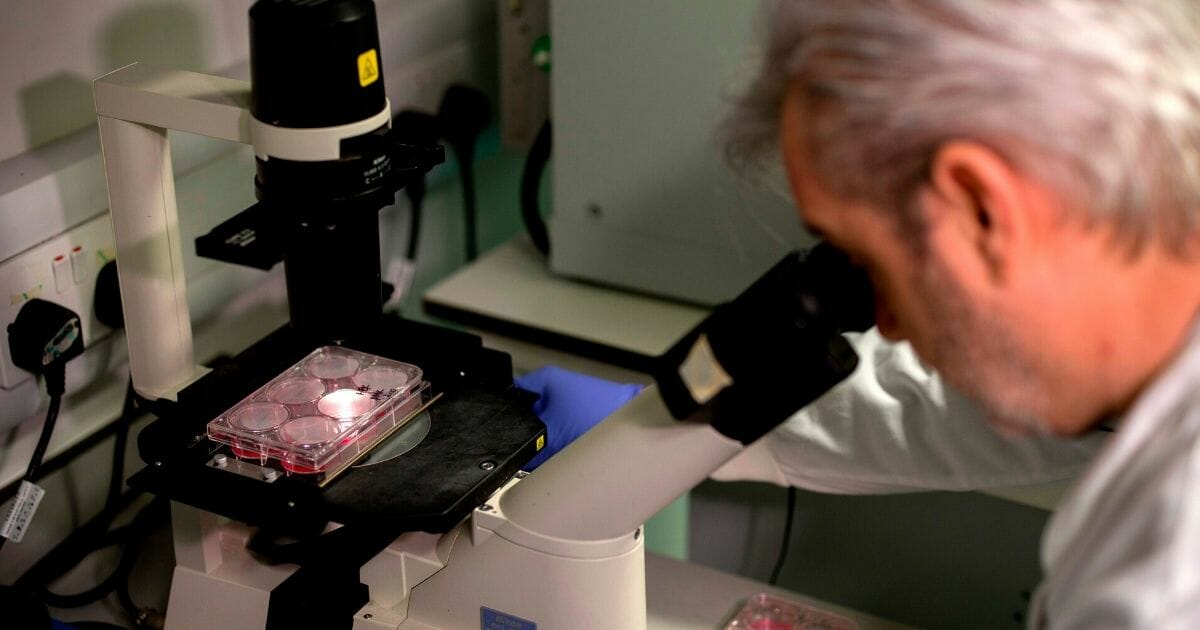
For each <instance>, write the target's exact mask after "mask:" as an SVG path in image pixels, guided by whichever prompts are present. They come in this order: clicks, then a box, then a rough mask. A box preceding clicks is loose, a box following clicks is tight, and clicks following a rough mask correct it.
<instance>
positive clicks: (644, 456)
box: [501, 386, 742, 540]
mask: <svg viewBox="0 0 1200 630" xmlns="http://www.w3.org/2000/svg"><path fill="white" fill-rule="evenodd" d="M707 414H708V410H707V409H703V410H701V411H700V412H698V413H697V414H696V416H695V417H694V418H693V419H691V420H689V421H685V422H680V421H677V420H675V419H674V418H673V417H672V416H671V414H670V413H669V412H668V411H667V408H666V406H665V405H664V404H663V401H662V398H661V397H660V396H659V394H658V390H657V388H656V387H654V386H650V387H647V388H646V389H645V390H643V391H642V393H641V394H639V395H638V396H637V397H636V398H634V399H633V400H632V401H630V402H629V403H628V404H627V405H625V406H624V407H621V408H620V409H619V410H617V411H616V412H615V413H614V414H613V415H612V416H610V417H609V418H608V419H606V420H605V421H604V422H602V423H600V424H599V425H597V426H596V427H594V428H593V429H592V430H591V431H588V432H587V433H586V434H584V435H583V436H582V437H580V438H579V439H578V440H576V441H575V442H573V443H572V444H571V445H570V446H568V447H567V448H566V449H564V450H563V451H562V452H560V453H558V454H557V455H555V456H554V457H551V458H550V459H549V460H547V461H546V463H545V464H543V465H542V466H540V467H539V468H538V469H537V471H535V472H534V473H532V474H531V475H530V476H528V477H526V478H525V479H523V480H522V482H521V483H519V484H516V485H515V486H513V487H512V489H511V490H510V491H509V492H507V493H505V494H504V495H503V496H502V497H501V507H502V509H503V511H504V513H505V514H506V515H507V516H508V518H509V519H510V520H511V522H512V523H513V524H514V525H516V526H518V527H521V528H523V529H526V530H529V531H531V532H537V533H539V534H543V535H546V536H552V537H555V538H564V539H573V540H608V539H613V538H618V537H620V536H624V535H626V534H629V533H630V532H633V531H634V530H636V529H637V528H638V527H640V526H641V524H642V523H644V522H645V521H646V520H647V519H649V518H650V517H651V516H653V515H654V514H655V513H657V512H658V511H659V510H661V509H662V508H664V507H666V506H667V504H669V503H670V502H671V501H673V500H674V499H675V498H676V497H678V496H679V495H681V494H683V493H684V492H687V491H688V490H690V489H691V488H692V487H694V486H695V485H696V484H698V483H700V482H701V481H703V480H704V479H705V478H707V477H708V475H709V474H710V473H711V472H713V471H714V470H716V469H717V468H719V467H720V466H721V465H722V464H724V463H725V462H726V461H728V460H729V459H731V458H732V457H733V456H734V455H737V453H738V452H740V451H741V449H742V444H741V443H740V442H738V441H736V440H733V439H730V438H728V437H726V436H724V435H721V434H720V433H719V432H717V430H716V429H714V428H713V427H712V426H710V425H709V423H708V422H707Z"/></svg>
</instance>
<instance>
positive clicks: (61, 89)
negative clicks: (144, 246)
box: [19, 2, 211, 225]
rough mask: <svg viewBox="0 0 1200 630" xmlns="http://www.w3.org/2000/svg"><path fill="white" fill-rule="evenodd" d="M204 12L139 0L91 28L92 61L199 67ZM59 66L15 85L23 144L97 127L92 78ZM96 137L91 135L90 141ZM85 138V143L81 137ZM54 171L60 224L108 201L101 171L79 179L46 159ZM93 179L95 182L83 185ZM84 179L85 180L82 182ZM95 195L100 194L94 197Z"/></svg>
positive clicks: (83, 153) (66, 154)
mask: <svg viewBox="0 0 1200 630" xmlns="http://www.w3.org/2000/svg"><path fill="white" fill-rule="evenodd" d="M202 20H203V16H202V15H200V14H199V13H198V11H197V9H196V8H195V7H192V6H188V5H186V4H182V3H178V2H158V3H151V4H140V5H137V6H134V7H130V8H128V9H126V10H124V11H122V12H119V13H117V14H115V15H113V16H112V17H111V18H110V19H109V20H108V21H107V22H106V23H105V24H104V25H103V26H102V27H101V28H100V29H99V31H98V32H97V33H96V34H95V42H96V43H95V45H96V50H95V54H96V56H97V59H98V60H99V61H98V63H96V66H95V67H97V68H100V69H102V70H101V72H108V71H111V70H115V69H117V68H120V67H122V66H125V65H128V64H130V63H133V62H135V61H143V62H147V63H151V64H153V65H156V66H162V67H166V68H181V69H186V70H203V69H206V68H207V66H209V65H210V61H209V58H210V57H211V55H210V51H207V50H205V45H204V33H205V25H204V24H203V21H202ZM95 78H96V77H83V76H79V75H77V74H72V73H67V72H62V73H59V74H55V75H52V76H50V77H49V78H46V79H43V80H41V81H36V82H33V83H30V84H27V85H26V86H24V87H22V88H21V90H20V91H19V99H20V107H21V118H22V119H23V121H24V131H25V138H26V141H27V145H26V146H29V147H31V148H37V147H41V146H43V145H46V144H47V143H49V142H51V141H53V140H57V139H59V138H63V137H64V136H68V135H70V134H73V133H75V132H78V131H80V130H83V129H87V128H95V126H96V113H95V107H94V101H93V97H92V80H93V79H95ZM89 142H94V141H89ZM85 144H88V143H87V142H85ZM94 154H95V150H94V149H93V148H92V146H91V145H90V144H89V146H87V147H80V148H79V149H78V150H67V151H51V152H48V153H47V155H48V156H52V157H50V160H51V161H54V159H55V158H54V157H53V156H59V157H60V158H62V159H66V160H67V161H72V162H73V161H78V160H80V159H84V158H87V157H90V156H91V155H94ZM47 166H48V167H49V168H51V169H53V172H55V173H57V175H56V188H57V189H58V194H59V198H60V200H61V205H60V206H58V207H59V208H61V209H62V210H60V211H62V212H64V214H66V216H64V217H63V224H64V225H69V224H71V223H73V222H74V221H72V217H74V218H75V219H78V218H79V217H81V216H90V215H92V214H93V213H94V212H98V211H100V210H103V209H104V208H105V207H106V206H107V199H106V198H105V197H104V195H103V193H101V194H99V195H98V194H97V193H98V192H99V189H98V188H97V186H102V185H103V177H104V176H103V173H102V172H96V173H95V174H88V177H89V178H94V179H95V180H96V181H95V182H94V183H93V182H90V179H89V181H88V182H81V181H80V179H79V173H78V172H74V171H72V172H64V170H63V169H64V168H65V167H66V166H68V164H56V163H48V164H47ZM88 183H91V184H93V185H86V184H88ZM81 184H83V185H81ZM97 197H99V198H97Z"/></svg>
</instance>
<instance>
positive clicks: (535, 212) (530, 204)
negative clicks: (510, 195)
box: [521, 120, 551, 256]
mask: <svg viewBox="0 0 1200 630" xmlns="http://www.w3.org/2000/svg"><path fill="white" fill-rule="evenodd" d="M550 147H551V132H550V121H549V120H547V121H546V122H544V123H542V127H541V129H539V130H538V133H537V136H536V137H534V139H533V146H531V147H530V148H529V156H528V157H527V158H526V159H525V168H524V170H522V171H521V218H522V219H523V220H524V221H525V230H526V231H527V232H529V238H530V240H532V241H533V245H534V247H537V248H538V251H539V252H542V255H543V256H549V255H550V237H549V235H548V234H547V233H546V222H545V221H543V220H542V210H541V204H540V203H538V192H539V189H540V187H541V183H542V173H543V172H544V171H545V170H546V164H547V163H548V162H549V161H550Z"/></svg>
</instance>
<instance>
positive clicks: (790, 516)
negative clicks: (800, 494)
mask: <svg viewBox="0 0 1200 630" xmlns="http://www.w3.org/2000/svg"><path fill="white" fill-rule="evenodd" d="M795 519H796V489H795V488H792V487H789V488H788V489H787V515H786V516H785V517H784V521H783V541H782V542H780V543H779V557H778V558H776V559H775V568H774V569H771V581H770V583H771V585H772V586H774V585H775V584H778V583H779V572H780V571H782V570H783V562H784V560H787V553H788V544H789V543H790V542H791V540H792V523H793V521H794V520H795Z"/></svg>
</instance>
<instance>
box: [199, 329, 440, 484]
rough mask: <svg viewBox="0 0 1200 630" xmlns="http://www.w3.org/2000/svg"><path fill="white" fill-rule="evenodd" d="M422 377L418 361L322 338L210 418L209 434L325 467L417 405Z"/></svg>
mask: <svg viewBox="0 0 1200 630" xmlns="http://www.w3.org/2000/svg"><path fill="white" fill-rule="evenodd" d="M422 377H423V373H422V371H421V368H419V367H417V366H415V365H410V364H408V363H401V362H399V361H393V360H391V359H386V358H384V357H380V356H376V355H373V354H367V353H365V352H359V351H357V350H350V349H347V348H342V347H339V346H324V347H321V348H317V349H316V350H314V351H313V352H311V353H310V354H309V355H308V356H306V357H304V358H303V359H301V360H300V361H298V362H297V363H296V364H295V365H293V366H292V367H290V368H288V369H287V370H285V371H284V372H283V373H282V374H280V375H279V376H277V377H275V378H273V379H271V381H270V382H268V383H267V384H266V385H263V386H262V387H260V388H258V389H257V390H255V392H254V393H253V394H250V395H249V396H247V397H246V398H245V399H243V400H242V401H241V402H239V403H238V404H236V405H234V406H233V407H232V408H230V409H229V410H228V411H226V412H225V413H223V414H221V415H220V416H219V417H217V418H216V419H215V420H212V421H211V422H209V423H208V437H209V439H211V440H213V441H216V442H220V443H222V444H227V445H229V447H230V448H231V450H233V453H234V454H235V455H237V456H238V457H240V458H243V459H251V460H259V462H260V463H266V461H267V460H268V459H276V460H279V461H280V462H281V464H282V466H283V468H284V469H285V470H287V471H288V472H296V473H318V472H322V471H324V470H326V469H327V468H328V467H330V465H331V464H335V465H336V464H337V463H339V462H340V461H341V459H344V458H345V456H347V455H348V454H350V455H357V454H358V453H359V452H360V450H359V449H361V448H365V447H366V446H367V445H369V444H370V443H371V442H372V440H373V438H374V437H377V436H378V435H379V434H380V433H382V432H384V431H386V430H389V429H391V428H392V427H394V426H396V425H397V424H400V423H403V422H404V421H405V420H407V418H408V417H409V416H411V415H412V414H413V413H414V412H416V411H417V410H418V409H419V408H420V406H421V404H422V396H421V394H422V392H424V391H425V390H426V389H427V388H428V384H427V383H425V382H424V381H423V380H422ZM335 460H337V461H335Z"/></svg>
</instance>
